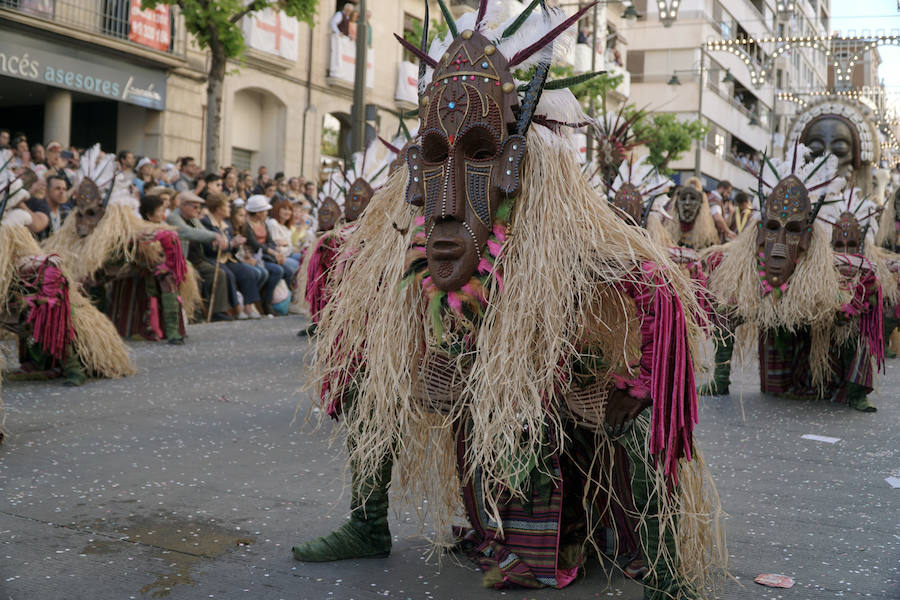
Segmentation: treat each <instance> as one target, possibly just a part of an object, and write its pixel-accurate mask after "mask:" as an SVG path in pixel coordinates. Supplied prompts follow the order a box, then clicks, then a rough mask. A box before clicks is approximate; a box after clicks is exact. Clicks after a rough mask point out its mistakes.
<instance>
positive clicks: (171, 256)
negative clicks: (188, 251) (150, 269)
mask: <svg viewBox="0 0 900 600" xmlns="http://www.w3.org/2000/svg"><path fill="white" fill-rule="evenodd" d="M153 239H155V240H156V241H157V242H159V243H160V245H161V246H162V249H163V252H164V253H165V256H166V268H167V269H168V270H169V273H171V274H172V276H173V277H174V278H175V285H176V286H177V285H181V283H182V282H183V281H184V280H185V279H186V278H187V272H188V270H187V261H185V260H184V252H183V251H182V249H181V241H179V239H178V234H176V233H175V232H174V231H169V230H167V229H160V230H158V231H157V232H156V235H155V236H154V238H153Z"/></svg>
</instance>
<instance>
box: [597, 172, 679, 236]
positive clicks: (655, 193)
mask: <svg viewBox="0 0 900 600" xmlns="http://www.w3.org/2000/svg"><path fill="white" fill-rule="evenodd" d="M601 178H602V175H601V173H600V172H599V171H595V174H594V179H593V180H597V179H601ZM593 180H592V181H593ZM673 185H674V183H673V182H672V180H671V179H668V178H666V177H663V176H662V175H660V174H659V171H657V170H656V167H654V166H653V165H650V164H649V163H648V162H647V157H646V156H643V157H641V158H640V159H638V160H637V162H635V160H634V159H633V158H629V159H628V160H623V161H622V163H621V164H620V165H619V168H618V170H617V173H616V177H615V179H614V180H613V181H612V183H611V184H609V185H608V186H607V200H608V201H609V203H610V204H612V205H613V206H614V207H616V208H617V209H619V210H620V211H622V212H623V213H624V214H625V215H627V219H626V220H632V221H634V223H635V224H637V225H640V226H641V227H644V226H646V224H647V216H648V215H649V214H650V210H651V209H652V208H653V202H654V200H655V199H656V198H657V197H659V196H660V195H661V194H664V193H665V192H666V191H667V190H668V189H669V188H670V187H672V186H673Z"/></svg>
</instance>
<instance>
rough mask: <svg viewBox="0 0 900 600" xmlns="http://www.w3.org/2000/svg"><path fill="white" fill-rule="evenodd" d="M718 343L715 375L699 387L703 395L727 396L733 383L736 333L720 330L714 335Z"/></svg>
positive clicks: (715, 342)
mask: <svg viewBox="0 0 900 600" xmlns="http://www.w3.org/2000/svg"><path fill="white" fill-rule="evenodd" d="M713 343H714V344H715V345H716V354H715V357H716V358H715V361H716V362H715V365H714V366H713V376H712V379H710V380H709V383H707V384H705V385H701V386H700V387H699V388H697V393H698V394H700V395H701V396H727V395H728V387H729V386H730V385H731V355H732V354H734V335H733V334H731V333H729V332H720V333H717V334H716V335H715V336H713Z"/></svg>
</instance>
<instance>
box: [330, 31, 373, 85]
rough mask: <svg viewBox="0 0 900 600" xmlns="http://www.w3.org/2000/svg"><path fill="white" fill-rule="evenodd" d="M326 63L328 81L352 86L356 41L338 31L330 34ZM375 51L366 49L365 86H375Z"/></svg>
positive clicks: (354, 74) (354, 73)
mask: <svg viewBox="0 0 900 600" xmlns="http://www.w3.org/2000/svg"><path fill="white" fill-rule="evenodd" d="M329 58H330V60H329V63H328V83H329V84H334V85H339V86H342V87H351V88H352V87H353V80H354V78H355V77H356V41H354V40H351V39H350V38H349V37H347V36H345V35H341V34H340V33H332V34H331V52H330V56H329ZM374 65H375V51H374V50H373V49H372V48H369V49H367V50H366V87H367V88H371V87H374V86H375V67H374Z"/></svg>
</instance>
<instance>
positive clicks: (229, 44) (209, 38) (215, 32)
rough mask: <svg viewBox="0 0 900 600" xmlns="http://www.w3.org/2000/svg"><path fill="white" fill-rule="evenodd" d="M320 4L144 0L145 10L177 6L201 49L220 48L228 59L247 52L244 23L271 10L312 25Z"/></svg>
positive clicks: (256, 0) (312, 0)
mask: <svg viewBox="0 0 900 600" xmlns="http://www.w3.org/2000/svg"><path fill="white" fill-rule="evenodd" d="M317 3H318V0H279V1H277V2H273V1H271V0H253V1H252V2H249V3H246V2H243V1H242V0H141V8H144V9H150V8H154V7H155V6H159V5H162V4H168V5H169V6H177V7H179V8H180V9H181V14H182V15H184V26H185V28H186V29H187V30H188V32H190V33H191V34H192V35H193V36H194V38H195V39H196V40H197V43H198V44H199V45H200V47H201V48H204V49H205V48H210V49H211V50H214V49H216V48H214V46H219V45H220V47H221V49H223V50H224V52H225V56H226V57H228V58H237V57H239V56H241V55H242V54H243V52H244V49H245V48H246V45H245V43H244V32H243V30H242V29H241V19H243V18H244V17H246V16H247V15H250V14H252V13H256V12H259V11H262V10H265V9H267V8H273V9H276V10H282V11H284V12H285V14H287V15H288V16H289V17H294V18H296V19H299V20H301V21H305V22H307V23H309V24H312V20H313V17H314V16H315V14H316V4H317Z"/></svg>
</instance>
